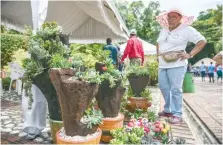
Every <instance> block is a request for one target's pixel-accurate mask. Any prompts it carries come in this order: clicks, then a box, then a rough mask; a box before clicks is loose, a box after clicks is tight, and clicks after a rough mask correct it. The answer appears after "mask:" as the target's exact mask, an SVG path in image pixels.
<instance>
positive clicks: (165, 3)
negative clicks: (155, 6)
mask: <svg viewBox="0 0 223 145" xmlns="http://www.w3.org/2000/svg"><path fill="white" fill-rule="evenodd" d="M148 1H149V0H144V3H145V4H146V3H148ZM153 1H159V2H160V10H161V11H164V10H166V11H167V10H169V9H171V8H178V9H180V10H181V11H182V12H183V13H184V14H185V15H187V16H195V18H196V17H197V16H198V15H199V12H201V11H204V10H207V9H210V8H216V7H217V4H223V0H153Z"/></svg>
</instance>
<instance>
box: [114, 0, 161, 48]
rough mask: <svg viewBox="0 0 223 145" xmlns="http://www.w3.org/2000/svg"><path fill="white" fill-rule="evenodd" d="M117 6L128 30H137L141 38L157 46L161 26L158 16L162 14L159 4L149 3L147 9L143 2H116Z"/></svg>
mask: <svg viewBox="0 0 223 145" xmlns="http://www.w3.org/2000/svg"><path fill="white" fill-rule="evenodd" d="M116 6H117V8H118V10H119V12H120V14H121V16H122V18H123V20H124V21H125V24H126V26H127V27H128V29H132V28H135V29H136V30H137V34H138V36H139V37H140V38H142V39H144V40H146V41H148V42H150V43H153V44H155V43H156V39H157V37H158V34H159V31H160V26H159V24H158V23H157V22H156V19H155V18H156V16H157V15H158V14H159V13H160V10H159V6H160V4H159V2H153V1H151V2H149V4H148V6H147V7H145V5H144V4H143V2H142V1H133V2H131V3H130V2H128V1H124V2H116Z"/></svg>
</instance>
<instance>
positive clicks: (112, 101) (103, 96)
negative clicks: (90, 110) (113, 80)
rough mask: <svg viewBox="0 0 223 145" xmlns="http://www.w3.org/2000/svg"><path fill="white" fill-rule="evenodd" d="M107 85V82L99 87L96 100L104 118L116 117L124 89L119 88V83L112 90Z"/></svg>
mask: <svg viewBox="0 0 223 145" xmlns="http://www.w3.org/2000/svg"><path fill="white" fill-rule="evenodd" d="M109 85H110V84H109V81H108V80H105V81H103V82H102V83H101V84H100V85H99V89H98V93H97V95H96V100H97V102H98V107H99V108H100V110H101V111H102V114H103V116H104V117H117V116H118V113H119V110H120V106H121V100H122V97H123V95H124V93H125V88H122V87H120V83H117V85H116V86H115V87H114V88H110V87H109Z"/></svg>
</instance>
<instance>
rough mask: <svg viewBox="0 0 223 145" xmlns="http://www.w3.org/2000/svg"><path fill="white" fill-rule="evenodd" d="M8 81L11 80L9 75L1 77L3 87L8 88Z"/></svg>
mask: <svg viewBox="0 0 223 145" xmlns="http://www.w3.org/2000/svg"><path fill="white" fill-rule="evenodd" d="M10 81H11V79H10V77H6V78H2V85H3V87H4V88H5V89H8V88H9V85H10Z"/></svg>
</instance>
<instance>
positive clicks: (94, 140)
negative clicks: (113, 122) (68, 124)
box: [56, 128, 102, 144]
mask: <svg viewBox="0 0 223 145" xmlns="http://www.w3.org/2000/svg"><path fill="white" fill-rule="evenodd" d="M97 131H99V134H98V135H97V136H94V137H92V138H90V139H86V140H84V141H70V140H66V139H63V138H62V137H60V136H59V131H58V132H57V134H56V136H57V144H99V143H100V139H101V134H102V131H101V129H99V128H98V130H97Z"/></svg>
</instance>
